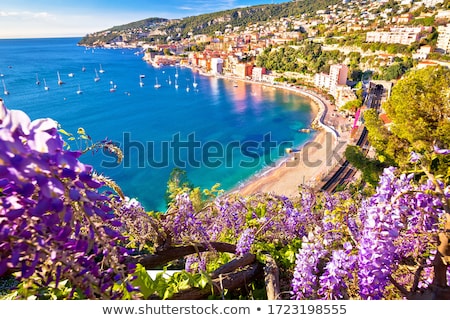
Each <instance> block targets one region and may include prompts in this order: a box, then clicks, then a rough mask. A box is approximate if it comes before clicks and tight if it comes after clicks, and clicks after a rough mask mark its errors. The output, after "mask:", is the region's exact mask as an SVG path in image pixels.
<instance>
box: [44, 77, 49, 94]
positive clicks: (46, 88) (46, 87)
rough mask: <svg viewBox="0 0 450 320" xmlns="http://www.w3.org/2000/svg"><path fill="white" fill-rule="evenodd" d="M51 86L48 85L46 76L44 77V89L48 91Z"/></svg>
mask: <svg viewBox="0 0 450 320" xmlns="http://www.w3.org/2000/svg"><path fill="white" fill-rule="evenodd" d="M49 89H50V88H49V87H48V86H47V82H45V78H44V90H45V91H48V90H49Z"/></svg>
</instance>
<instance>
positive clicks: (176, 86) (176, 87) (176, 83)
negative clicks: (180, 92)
mask: <svg viewBox="0 0 450 320" xmlns="http://www.w3.org/2000/svg"><path fill="white" fill-rule="evenodd" d="M175 89H178V82H177V79H175Z"/></svg>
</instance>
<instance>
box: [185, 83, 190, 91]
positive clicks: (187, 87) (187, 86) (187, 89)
mask: <svg viewBox="0 0 450 320" xmlns="http://www.w3.org/2000/svg"><path fill="white" fill-rule="evenodd" d="M189 91H191V88H189V83H188V84H187V85H186V92H189Z"/></svg>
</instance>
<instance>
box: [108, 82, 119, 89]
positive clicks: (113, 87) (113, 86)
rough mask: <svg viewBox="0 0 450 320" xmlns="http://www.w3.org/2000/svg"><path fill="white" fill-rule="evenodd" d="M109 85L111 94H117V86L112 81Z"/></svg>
mask: <svg viewBox="0 0 450 320" xmlns="http://www.w3.org/2000/svg"><path fill="white" fill-rule="evenodd" d="M109 84H110V85H111V87H110V88H109V92H116V89H117V85H115V84H114V82H113V81H110V82H109Z"/></svg>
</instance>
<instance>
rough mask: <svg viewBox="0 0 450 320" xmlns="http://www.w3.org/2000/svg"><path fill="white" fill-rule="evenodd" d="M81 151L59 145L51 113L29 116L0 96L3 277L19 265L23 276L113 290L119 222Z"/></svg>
mask: <svg viewBox="0 0 450 320" xmlns="http://www.w3.org/2000/svg"><path fill="white" fill-rule="evenodd" d="M80 155H81V153H79V152H69V151H67V150H64V142H63V140H62V138H61V136H60V135H59V133H58V129H57V123H56V122H55V121H54V120H52V119H38V120H34V121H31V120H30V118H29V117H28V116H27V115H26V114H25V113H24V112H23V111H20V110H8V109H7V108H6V107H5V106H4V103H3V101H0V181H1V187H0V188H1V189H0V192H1V195H2V197H1V198H0V247H1V250H0V261H1V263H0V276H1V275H2V274H4V273H5V272H8V271H9V270H15V269H16V268H18V269H19V270H20V271H21V272H20V276H19V277H20V278H28V277H31V276H36V277H41V278H42V283H44V284H48V283H50V282H51V281H55V282H56V283H58V282H59V281H60V280H61V279H64V278H65V279H68V280H69V281H70V283H71V284H72V286H73V289H74V291H75V290H77V289H79V290H81V292H83V293H84V294H85V295H86V296H87V297H108V298H113V297H118V296H119V295H120V293H119V292H118V291H115V290H114V289H113V287H114V284H115V283H116V281H117V280H116V279H117V278H118V279H119V280H122V281H123V283H124V284H126V283H127V280H126V275H125V274H124V273H123V270H125V269H126V268H125V266H124V265H123V264H122V262H121V261H122V260H123V258H124V257H126V255H127V250H126V249H124V248H122V247H121V246H118V245H117V243H118V241H121V240H122V236H121V235H120V233H118V232H117V231H116V230H114V229H113V226H115V227H119V226H121V223H120V222H119V221H116V219H115V217H114V215H112V214H111V207H110V206H109V204H108V202H107V201H106V200H107V197H105V196H104V195H102V194H101V193H100V192H99V190H98V188H100V187H101V186H102V183H100V182H99V181H97V180H96V179H95V178H94V175H93V170H92V168H91V167H90V166H87V165H84V164H83V163H81V162H80V161H79V160H78V158H79V157H80ZM50 261H52V263H50ZM74 271H75V272H74Z"/></svg>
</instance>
